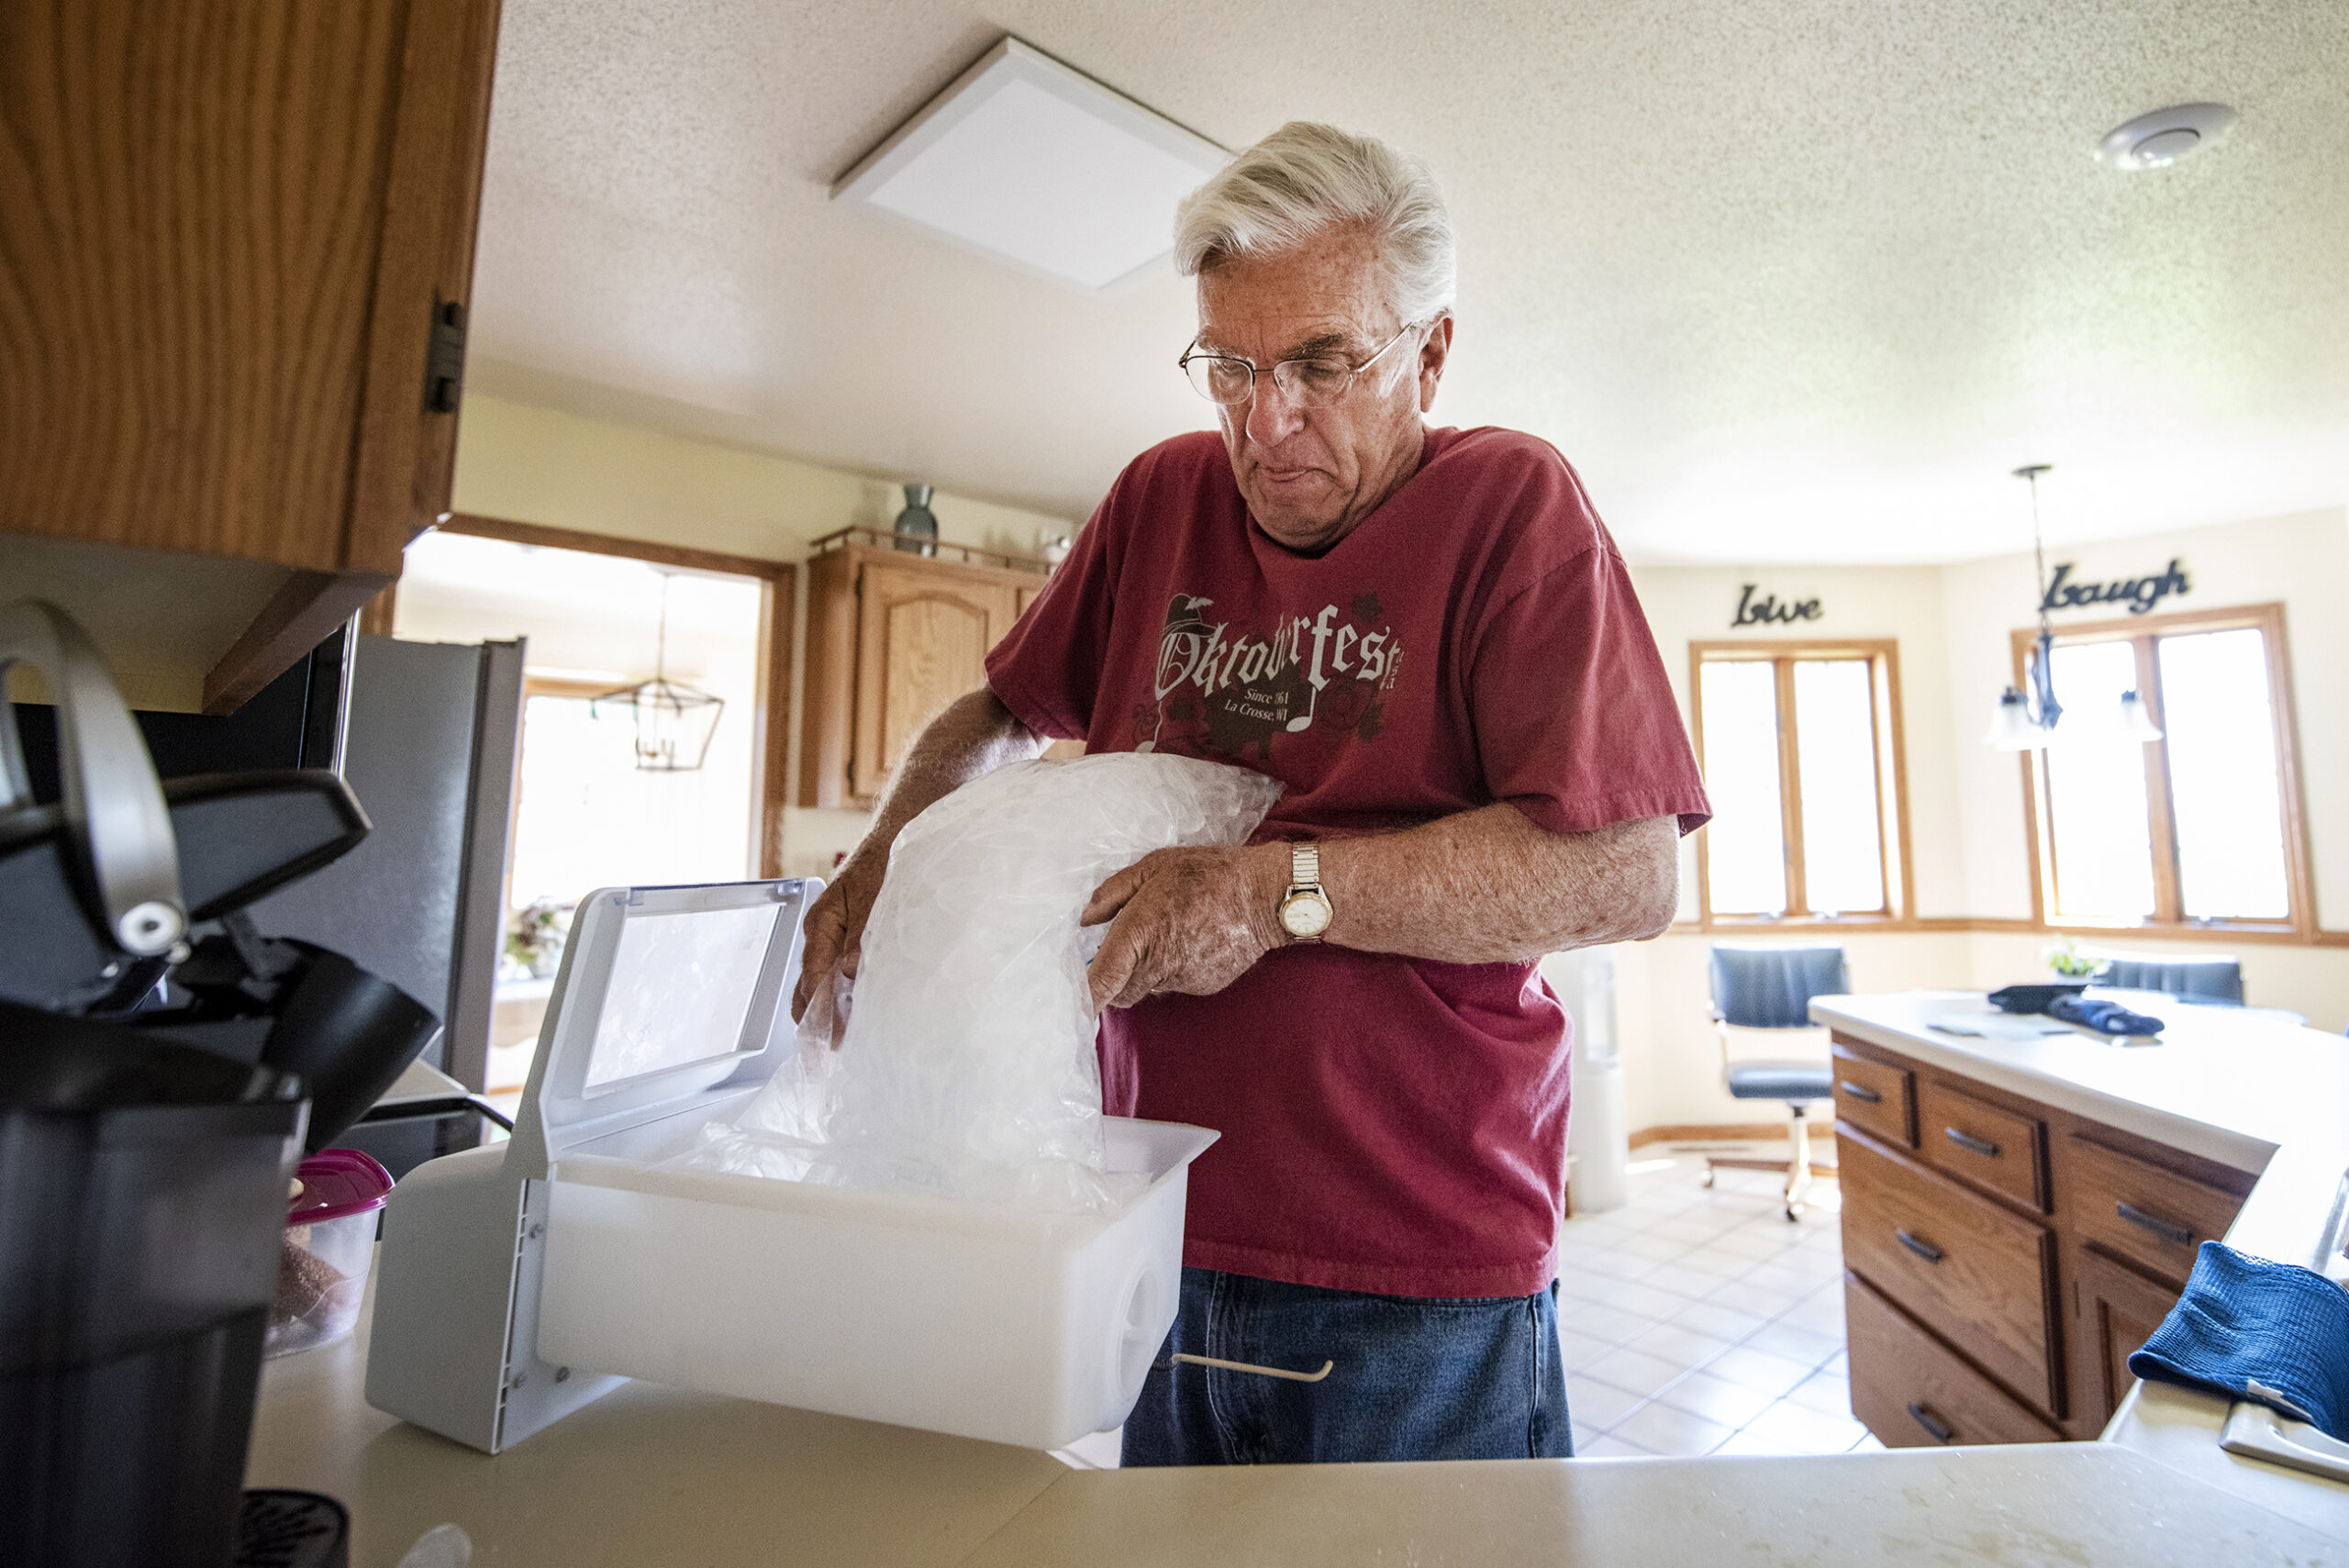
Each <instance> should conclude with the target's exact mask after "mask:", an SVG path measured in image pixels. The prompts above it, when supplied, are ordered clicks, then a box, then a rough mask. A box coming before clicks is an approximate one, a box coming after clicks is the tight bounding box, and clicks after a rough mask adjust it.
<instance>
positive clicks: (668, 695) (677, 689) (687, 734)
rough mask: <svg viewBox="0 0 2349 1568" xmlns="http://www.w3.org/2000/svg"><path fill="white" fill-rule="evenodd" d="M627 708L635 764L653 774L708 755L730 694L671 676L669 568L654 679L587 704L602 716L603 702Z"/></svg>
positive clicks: (685, 768) (693, 765)
mask: <svg viewBox="0 0 2349 1568" xmlns="http://www.w3.org/2000/svg"><path fill="white" fill-rule="evenodd" d="M607 704H609V705H610V706H613V707H615V708H620V707H624V708H626V709H628V710H629V718H630V720H631V722H632V724H633V727H634V729H635V732H636V765H637V767H638V769H639V770H640V771H641V772H644V773H693V772H695V771H696V770H697V769H699V768H700V766H701V764H702V760H703V759H704V758H706V757H707V756H708V755H709V742H710V738H711V737H712V736H714V735H716V734H717V733H718V716H719V715H720V714H722V713H724V712H725V711H726V699H725V698H724V697H721V696H716V695H712V694H710V693H708V692H705V691H697V690H696V689H695V688H694V687H692V686H687V685H682V684H678V683H677V682H675V681H673V680H671V679H669V573H666V572H663V573H661V630H660V639H659V642H658V644H657V645H656V647H655V650H654V653H653V660H652V679H651V680H649V681H640V682H638V683H637V684H635V685H632V686H623V687H622V688H620V689H619V690H618V691H616V692H606V693H605V694H604V695H602V696H599V697H596V698H595V699H594V700H593V701H591V702H590V703H589V704H588V711H589V712H591V713H594V714H596V716H597V717H601V716H602V713H603V709H604V707H605V705H607Z"/></svg>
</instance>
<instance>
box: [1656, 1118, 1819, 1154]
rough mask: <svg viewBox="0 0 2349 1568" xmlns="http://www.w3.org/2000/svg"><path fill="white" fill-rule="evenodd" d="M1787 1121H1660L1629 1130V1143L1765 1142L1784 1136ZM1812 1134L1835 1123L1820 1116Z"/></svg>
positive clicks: (1817, 1133) (1815, 1122)
mask: <svg viewBox="0 0 2349 1568" xmlns="http://www.w3.org/2000/svg"><path fill="white" fill-rule="evenodd" d="M1810 1135H1811V1136H1812V1137H1813V1138H1832V1137H1833V1136H1834V1135H1835V1123H1834V1121H1833V1120H1832V1119H1831V1118H1827V1117H1820V1118H1817V1119H1816V1120H1814V1121H1813V1122H1812V1123H1811V1124H1810ZM1786 1136H1787V1120H1786V1118H1779V1119H1778V1120H1776V1121H1723V1122H1663V1123H1659V1124H1658V1125H1656V1126H1654V1127H1643V1128H1641V1129H1639V1130H1638V1131H1636V1132H1634V1133H1632V1134H1631V1147H1632V1148H1634V1149H1644V1148H1646V1147H1647V1146H1648V1145H1649V1144H1651V1143H1766V1142H1769V1141H1771V1140H1774V1139H1780V1138H1784V1137H1786Z"/></svg>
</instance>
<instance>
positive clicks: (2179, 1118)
mask: <svg viewBox="0 0 2349 1568" xmlns="http://www.w3.org/2000/svg"><path fill="white" fill-rule="evenodd" d="M1810 1016H1811V1018H1812V1019H1813V1020H1814V1021H1816V1022H1819V1023H1821V1024H1825V1025H1828V1026H1829V1027H1831V1028H1833V1029H1840V1030H1842V1032H1844V1033H1845V1034H1848V1035H1852V1036H1854V1037H1855V1038H1857V1039H1859V1040H1865V1041H1867V1042H1868V1043H1870V1044H1872V1045H1879V1046H1882V1047H1884V1048H1885V1049H1886V1050H1887V1051H1898V1052H1900V1053H1901V1054H1902V1055H1904V1056H1908V1057H1910V1058H1912V1059H1914V1060H1917V1061H1920V1062H1926V1063H1928V1064H1929V1065H1932V1066H1936V1067H1944V1068H1947V1069H1948V1070H1949V1071H1951V1072H1952V1073H1959V1074H1962V1075H1964V1076H1966V1077H1970V1078H1975V1079H1977V1080H1979V1081H1981V1082H1983V1083H1987V1084H1992V1085H1994V1086H1996V1087H1998V1088H2001V1089H2007V1090H2009V1091H2011V1092H2012V1093H2014V1094H2017V1095H2023V1096H2024V1097H2026V1098H2028V1099H2033V1100H2037V1101H2039V1102H2040V1103H2041V1104H2043V1105H2048V1106H2055V1107H2057V1108H2059V1109H2062V1110H2067V1111H2071V1112H2073V1113H2074V1114H2076V1115H2078V1116H2082V1117H2086V1118H2089V1119H2091V1120H2094V1121H2100V1122H2103V1123H2105V1124H2106V1125H2108V1126H2110V1127H2117V1128H2120V1129H2123V1130H2124V1131H2129V1132H2134V1133H2137V1134H2139V1135H2141V1136H2143V1137H2145V1138H2150V1139H2153V1140H2155V1141H2156V1142H2160V1143H2164V1144H2166V1145H2168V1146H2170V1147H2171V1148H2175V1149H2183V1150H2187V1151H2189V1152H2192V1153H2196V1154H2200V1155H2202V1156H2204V1157H2206V1158H2208V1159H2211V1160H2215V1161H2217V1162H2219V1163H2221V1164H2222V1165H2226V1166H2229V1167H2231V1168H2232V1169H2234V1170H2238V1171H2243V1172H2247V1173H2252V1174H2254V1175H2256V1176H2258V1178H2259V1180H2258V1182H2257V1184H2255V1185H2254V1187H2253V1188H2252V1193H2251V1196H2250V1197H2249V1198H2247V1199H2246V1200H2245V1201H2244V1203H2243V1209H2242V1211H2241V1212H2240V1213H2239V1214H2238V1215H2236V1217H2235V1222H2234V1224H2233V1225H2232V1227H2230V1228H2229V1229H2228V1231H2227V1234H2226V1238H2225V1240H2226V1242H2227V1245H2229V1246H2231V1247H2233V1248H2235V1249H2236V1250H2238V1251H2243V1252H2248V1253H2251V1254H2252V1255H2254V1256H2255V1257H2262V1258H2269V1259H2274V1260H2276V1261H2277V1262H2292V1263H2303V1264H2306V1265H2308V1266H2309V1267H2310V1268H2314V1269H2316V1270H2318V1271H2319V1272H2320V1273H2326V1274H2329V1275H2331V1276H2332V1278H2334V1279H2349V1258H2344V1257H2343V1255H2342V1251H2341V1247H2342V1242H2343V1228H2344V1224H2349V1040H2343V1038H2342V1037H2341V1036H2339V1035H2332V1034H2326V1033H2324V1032H2323V1031H2322V1030H2321V1029H2309V1028H2306V1027H2304V1026H2300V1025H2296V1024H2291V1023H2287V1022H2281V1021H2277V1020H2276V1019H2274V1018H2260V1017H2250V1018H2244V1017H2239V1016H2234V1015H2232V1012H2231V1010H2230V1009H2227V1008H2223V1007H2197V1006H2178V1007H2169V1008H2164V1009H2161V1010H2160V1015H2159V1016H2160V1017H2161V1018H2163V1019H2164V1021H2165V1023H2166V1024H2167V1025H2168V1027H2167V1028H2166V1029H2164V1030H2163V1032H2162V1037H2161V1039H2162V1043H2161V1044H2159V1045H2146V1046H2123V1045H2116V1044H2112V1043H2110V1042H2109V1041H2106V1040H2100V1039H2098V1038H2096V1037H2094V1036H2091V1035H2087V1034H2082V1033H2079V1032H2076V1031H2073V1030H2066V1031H2065V1032H2064V1033H2062V1034H2051V1035H2045V1036H2042V1037H2039V1038H2037V1039H2034V1040H2027V1041H2006V1040H1985V1039H1976V1038H1969V1037H1966V1036H1963V1035H1955V1034H1950V1033H1946V1032H1944V1031H1943V1030H1940V1029H1934V1028H1933V1027H1932V1025H1933V1023H1934V1021H1936V1020H1939V1021H1943V1022H1948V1023H1958V1024H1961V1025H1963V1023H1964V1022H1965V1018H1967V1017H1978V1016H1998V1015H1997V1014H1996V1009H1994V1008H1992V1007H1991V1006H1989V1004H1988V1003H1987V1002H1985V1001H1984V1000H1983V999H1982V996H1981V995H1980V994H1978V993H1976V992H1955V991H1912V992H1903V993H1898V994H1896V995H1878V996H1830V997H1821V998H1820V999H1819V1000H1817V1001H1814V1002H1813V1003H1811V1005H1810ZM2229 1408H2230V1402H2229V1401H2227V1400H2225V1399H2221V1398H2220V1397H2218V1396H2215V1395H2210V1394H2204V1393H2200V1392H2198V1391H2196V1390H2193V1389H2187V1388H2179V1387H2176V1386H2175V1385H2165V1384H2143V1383H2141V1384H2139V1385H2137V1387H2136V1389H2135V1390H2134V1391H2133V1392H2132V1393H2131V1394H2130V1396H2129V1397H2128V1398H2127V1400H2126V1401H2124V1402H2123V1403H2122V1405H2121V1409H2120V1410H2119V1411H2118V1412H2117V1413H2116V1414H2115V1415H2114V1417H2113V1418H2112V1421H2111V1423H2110V1425H2109V1426H2108V1427H2107V1428H2106V1429H2105V1432H2104V1440H2105V1442H2107V1443H2110V1444H2118V1445H2121V1446H2122V1447H2125V1448H2128V1449H2131V1450H2132V1451H2136V1452H2140V1453H2143V1454H2146V1455H2148V1456H2149V1457H2151V1458H2153V1459H2154V1460H2157V1461H2159V1462H2161V1463H2163V1464H2164V1465H2166V1466H2168V1467H2170V1468H2172V1469H2174V1470H2176V1471H2179V1472H2181V1473H2187V1474H2190V1475H2193V1476H2195V1477H2196V1478H2198V1479H2199V1480H2202V1481H2204V1482H2207V1483H2209V1484H2210V1485H2214V1486H2218V1487H2220V1488H2221V1489H2222V1490H2225V1491H2228V1492H2230V1493H2232V1494H2233V1495H2235V1496H2240V1497H2243V1498H2244V1499H2245V1500H2247V1501H2250V1502H2254V1503H2257V1504H2260V1505H2261V1506H2263V1507H2270V1508H2275V1509H2277V1510H2278V1511H2280V1512H2283V1513H2287V1514H2288V1515H2290V1516H2291V1517H2293V1518H2298V1519H2300V1520H2301V1521H2302V1522H2304V1523H2307V1524H2310V1525H2312V1526H2314V1527H2316V1528H2318V1529H2325V1530H2328V1531H2331V1532H2332V1533H2334V1534H2337V1535H2341V1536H2343V1537H2349V1484H2344V1483H2342V1482H2337V1481H2330V1480H2326V1479H2324V1478H2322V1477H2320V1476H2314V1475H2307V1474H2303V1473H2299V1472H2296V1471H2291V1470H2286V1469H2284V1468H2282V1467H2280V1466H2277V1465H2273V1464H2268V1463H2266V1462H2263V1461H2259V1460H2252V1459H2243V1458H2239V1457H2237V1456H2236V1455H2233V1454H2231V1453H2228V1452H2226V1451H2223V1450H2221V1448H2220V1447H2219V1430H2220V1429H2221V1427H2223V1426H2224V1425H2225V1424H2226V1418H2227V1411H2228V1409H2229Z"/></svg>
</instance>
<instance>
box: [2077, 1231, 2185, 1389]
mask: <svg viewBox="0 0 2349 1568" xmlns="http://www.w3.org/2000/svg"><path fill="white" fill-rule="evenodd" d="M2079 1257H2080V1318H2081V1322H2080V1331H2081V1338H2080V1343H2081V1346H2082V1348H2083V1350H2084V1351H2086V1352H2087V1358H2088V1365H2089V1369H2090V1373H2091V1375H2090V1377H2089V1378H2088V1389H2087V1397H2088V1399H2089V1401H2090V1406H2089V1414H2090V1415H2091V1416H2092V1417H2093V1418H2095V1421H2096V1424H2097V1425H2098V1427H2099V1428H2101V1427H2102V1426H2103V1425H2104V1423H2105V1422H2107V1421H2110V1419H2112V1413H2113V1411H2115V1410H2117V1409H2119V1408H2120V1407H2121V1400H2122V1399H2123V1398H2125V1397H2126V1396H2128V1393H2129V1385H2131V1384H2132V1383H2134V1382H2135V1381H2136V1375H2135V1374H2134V1373H2132V1372H2131V1371H2130V1370H2129V1358H2130V1356H2131V1355H2132V1354H2133V1353H2134V1352H2135V1351H2136V1350H2137V1347H2139V1346H2140V1345H2143V1343H2144V1342H2145V1341H2146V1340H2148V1339H2151V1338H2152V1337H2153V1332H2154V1329H2158V1328H2160V1327H2161V1322H2162V1319H2163V1318H2166V1317H2168V1316H2169V1309H2170V1308H2171V1307H2175V1306H2176V1305H2177V1295H2178V1293H2177V1292H2176V1290H2175V1289H2174V1288H2172V1287H2171V1286H2168V1285H2164V1284H2154V1283H2153V1282H2152V1281H2151V1280H2149V1279H2147V1278H2145V1277H2144V1276H2143V1274H2140V1273H2137V1272H2136V1271H2135V1270H2134V1269H2132V1268H2128V1267H2126V1266H2124V1265H2122V1264H2120V1263H2116V1262H2113V1261H2112V1260H2111V1259H2110V1258H2107V1257H2105V1256H2104V1255H2102V1254H2101V1253H2099V1252H2092V1251H2088V1250H2087V1248H2085V1247H2083V1248H2081V1249H2080V1254H2079Z"/></svg>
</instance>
